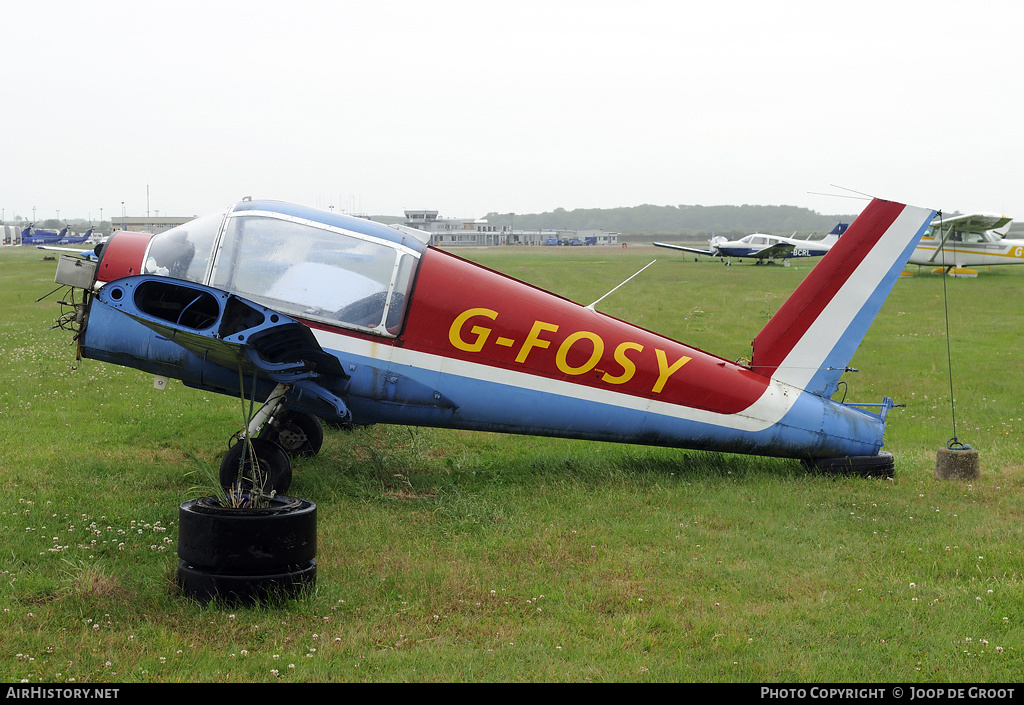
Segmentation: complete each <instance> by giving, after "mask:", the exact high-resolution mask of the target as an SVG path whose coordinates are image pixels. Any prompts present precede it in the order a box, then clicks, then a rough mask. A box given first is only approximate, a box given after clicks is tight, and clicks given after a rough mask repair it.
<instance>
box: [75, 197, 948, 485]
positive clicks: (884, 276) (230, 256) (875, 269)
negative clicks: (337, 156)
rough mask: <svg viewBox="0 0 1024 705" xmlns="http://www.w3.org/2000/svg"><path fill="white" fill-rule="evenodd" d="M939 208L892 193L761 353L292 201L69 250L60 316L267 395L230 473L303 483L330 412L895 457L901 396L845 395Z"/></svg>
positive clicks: (139, 362) (109, 358)
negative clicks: (89, 249) (68, 297)
mask: <svg viewBox="0 0 1024 705" xmlns="http://www.w3.org/2000/svg"><path fill="white" fill-rule="evenodd" d="M933 215H934V211H931V210H926V209H921V208H914V207H909V206H904V205H902V204H899V203H893V202H889V201H882V200H875V201H872V202H871V203H870V205H868V207H867V208H866V209H865V210H864V212H863V213H862V214H861V215H860V217H859V218H858V219H857V220H856V222H855V223H853V224H852V225H851V226H850V228H849V230H848V231H847V233H846V234H845V235H844V236H843V238H842V239H841V240H840V241H839V242H838V243H837V244H836V245H835V246H833V248H832V250H831V251H830V252H828V253H827V254H826V255H825V257H824V258H823V260H822V261H821V263H820V264H819V265H818V266H817V267H815V268H814V269H813V270H812V271H811V273H810V274H809V275H808V276H807V277H806V278H805V279H804V281H803V282H802V283H801V284H800V286H799V287H798V288H797V290H796V291H795V292H794V293H793V294H792V295H791V296H790V297H789V299H788V300H787V301H786V302H785V304H784V305H783V306H782V307H781V308H780V309H779V311H778V313H776V315H775V316H774V317H773V318H772V319H771V320H770V321H769V322H768V323H767V325H766V326H765V327H764V329H763V330H761V332H760V333H758V334H757V336H756V337H755V338H754V341H753V354H752V359H751V362H750V364H749V365H748V364H740V363H735V362H730V361H728V360H725V359H722V358H720V357H717V356H714V355H711V354H709V353H707V352H704V351H702V350H699V349H697V348H694V347H690V346H687V345H684V344H683V343H679V342H676V341H674V340H670V339H669V338H666V337H663V336H660V335H657V334H655V333H652V332H650V331H647V330H644V329H642V328H639V327H636V326H634V325H631V324H629V323H626V322H624V321H620V320H618V319H615V318H612V317H610V316H607V315H605V314H602V313H600V312H598V311H596V310H594V309H593V308H592V307H586V306H581V305H578V304H575V303H572V302H571V301H568V300H566V299H564V298H561V297H559V296H556V295H554V294H551V293H549V292H546V291H543V290H541V289H538V288H536V287H534V286H531V285H529V284H526V283H523V282H520V281H518V280H515V279H512V278H510V277H508V276H505V275H502V274H499V273H498V272H495V271H492V270H490V269H487V268H485V267H482V266H480V265H477V264H474V263H471V262H468V261H466V260H464V259H461V258H459V257H457V256H455V255H453V254H450V253H448V252H445V251H442V250H438V249H435V248H432V247H428V246H427V244H426V243H427V238H428V234H427V233H425V232H420V231H416V230H411V229H408V228H403V227H401V226H386V225H383V224H379V223H374V222H371V221H368V220H363V219H359V218H354V217H349V216H346V215H343V214H338V213H333V212H325V211H320V210H314V209H311V208H306V207H303V206H297V205H292V204H286V203H281V202H275V201H252V200H244V201H242V202H240V203H237V204H235V205H234V206H233V207H231V208H229V209H228V210H226V211H225V212H221V213H216V214H214V215H211V216H206V217H203V218H199V219H197V220H194V221H192V222H189V223H186V224H185V225H182V226H180V227H177V228H174V229H172V230H168V231H166V232H163V233H160V234H158V235H150V234H148V233H137V232H118V233H116V234H115V235H114V236H113V237H112V238H111V239H110V240H109V241H108V243H107V246H106V247H105V248H104V249H103V251H102V253H101V256H100V259H99V261H98V262H90V261H87V260H85V259H79V258H75V257H71V256H64V257H61V258H60V259H61V261H60V263H59V264H58V271H57V277H56V281H57V282H58V283H64V284H68V285H71V286H72V287H79V288H81V289H83V290H85V294H84V297H83V298H82V301H80V302H78V303H76V304H74V309H73V311H72V312H70V313H69V314H68V315H67V316H66V317H64V318H63V320H62V321H60V324H61V326H62V327H64V328H68V329H71V330H74V331H75V333H76V338H77V342H78V349H79V354H80V356H82V357H85V358H91V359H96V360H102V361H105V362H109V363H113V364H117V365H123V366H126V367H134V368H138V369H140V370H144V371H146V372H149V373H152V374H154V375H155V376H156V383H157V386H158V387H160V386H162V385H165V384H166V382H167V379H168V378H174V379H180V380H181V381H182V382H183V383H184V384H185V385H187V386H189V387H195V388H199V389H204V390H209V391H213V392H219V393H223V394H230V395H239V394H246V395H249V398H255V399H256V400H265V402H264V404H263V406H262V407H261V408H260V409H259V411H258V412H257V413H256V414H255V415H254V416H253V418H252V419H251V421H250V423H249V426H248V428H247V429H245V430H243V431H241V432H240V433H238V434H236V438H246V437H247V438H248V439H250V440H249V441H248V442H244V443H243V442H236V443H235V444H234V446H233V447H231V449H230V450H229V451H228V453H227V454H226V455H225V456H224V460H223V462H222V465H221V481H222V483H223V484H225V486H228V485H229V484H231V483H232V482H233V481H234V479H235V478H237V477H238V475H239V473H240V472H241V473H242V475H243V476H246V477H251V476H252V475H253V474H256V473H254V468H255V469H258V470H259V471H260V472H262V473H264V474H265V475H266V476H269V478H270V486H271V487H273V488H274V489H275V490H276V491H278V492H284V491H285V490H287V488H288V485H289V483H290V481H291V462H290V460H289V453H291V454H298V453H313V452H316V451H317V450H319V447H320V443H321V442H322V428H321V425H320V421H319V420H320V419H324V420H328V421H332V422H337V423H342V424H373V423H393V424H408V425H418V426H434V427H447V428H458V429H469V430H484V431H498V432H507V433H520V434H533V435H543V436H557V437H565V438H580V439H590V440H597V441H614V442H623V443H638V444H646V445H660V446H670V447H676V448H687V449H700V450H711V451H721V452H729V453H746V454H754V455H765V456H776V457H784V458H796V459H802V460H804V461H806V462H808V463H809V464H810V465H812V466H814V467H817V468H821V469H834V468H836V467H838V468H843V469H849V468H851V467H852V468H854V469H855V470H856V471H857V472H865V471H866V472H867V473H868V474H872V473H874V474H890V475H891V473H892V468H893V461H892V456H891V454H889V453H886V452H882V451H881V448H882V445H883V431H884V429H885V425H886V415H887V413H888V411H889V410H890V409H891V408H892V407H893V406H894V402H893V400H892V399H889V398H883V399H882V400H881V402H880V403H877V404H862V403H848V402H846V401H845V400H844V401H836V400H833V399H832V398H831V397H832V394H833V393H835V392H836V391H837V389H838V387H839V383H840V377H841V375H842V374H843V373H844V372H845V371H848V365H849V363H850V360H851V358H852V356H853V353H854V351H855V350H856V348H857V346H858V345H859V344H860V341H861V339H862V338H863V336H864V333H865V332H866V331H867V328H868V326H869V325H870V323H871V321H872V320H873V319H874V317H875V315H876V314H877V312H878V310H879V308H880V307H881V305H882V302H883V301H884V299H885V297H886V295H887V294H888V292H889V291H890V290H891V288H892V287H893V285H894V283H895V281H896V280H897V279H898V277H899V274H900V271H901V270H902V268H903V266H904V265H905V264H906V261H907V258H908V257H909V255H910V252H911V251H912V250H913V247H914V245H915V243H916V242H917V240H918V239H919V238H920V236H921V233H923V232H924V230H925V228H926V227H927V225H928V223H929V222H931V219H932V217H933ZM76 291H77V289H75V288H73V289H72V294H73V296H72V301H74V300H75V298H76V295H75V294H74V292H76ZM243 447H245V448H246V449H247V450H245V451H244V452H243ZM282 448H284V449H282ZM248 449H251V452H250V450H248ZM286 451H288V452H286ZM253 458H255V460H253Z"/></svg>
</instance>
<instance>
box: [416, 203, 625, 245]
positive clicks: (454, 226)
mask: <svg viewBox="0 0 1024 705" xmlns="http://www.w3.org/2000/svg"><path fill="white" fill-rule="evenodd" d="M405 226H406V227H408V228H415V229H417V230H424V231H426V232H428V233H430V244H431V245H434V246H439V247H473V246H475V247H490V246H495V245H615V244H618V241H619V234H618V233H610V232H606V231H604V230H586V231H578V230H549V229H538V230H523V229H519V230H516V229H515V228H514V227H513V225H512V223H511V220H510V223H509V224H508V225H492V224H491V223H488V222H487V220H486V219H479V218H478V219H472V218H441V217H439V216H438V212H437V211H435V210H407V211H405Z"/></svg>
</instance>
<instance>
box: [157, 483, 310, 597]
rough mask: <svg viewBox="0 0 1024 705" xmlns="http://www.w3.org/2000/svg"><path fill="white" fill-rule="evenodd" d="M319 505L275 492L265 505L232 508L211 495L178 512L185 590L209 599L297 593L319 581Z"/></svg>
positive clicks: (180, 575) (181, 581)
mask: <svg viewBox="0 0 1024 705" xmlns="http://www.w3.org/2000/svg"><path fill="white" fill-rule="evenodd" d="M315 555H316V505H315V504H313V503H312V502H310V501H309V500H306V499H296V498H293V497H275V498H274V499H272V500H270V506H269V507H267V508H263V509H232V508H226V507H222V506H220V505H219V504H218V503H217V502H216V500H214V499H213V498H210V497H202V498H199V499H192V500H189V501H187V502H184V503H182V505H181V507H180V508H179V511H178V558H179V559H180V560H179V562H178V571H177V580H178V586H179V588H180V590H181V593H182V594H183V595H185V596H187V597H191V598H194V599H197V600H200V601H203V602H207V601H209V600H212V599H216V600H219V601H222V602H225V603H240V602H267V601H271V600H277V599H281V598H289V597H296V596H298V594H299V593H300V592H301V591H303V590H306V589H307V588H310V587H312V586H313V585H314V584H315V582H316V560H315Z"/></svg>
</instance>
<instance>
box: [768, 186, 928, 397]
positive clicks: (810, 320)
mask: <svg viewBox="0 0 1024 705" xmlns="http://www.w3.org/2000/svg"><path fill="white" fill-rule="evenodd" d="M934 215H935V211H933V210H929V209H926V208H915V207H913V206H906V205H903V204H901V203H894V202H891V201H883V200H879V199H874V200H873V201H871V203H870V204H868V206H867V208H865V209H864V211H863V212H862V213H861V214H860V216H859V217H858V218H857V219H856V220H855V221H854V222H853V224H851V225H850V226H849V228H848V229H847V230H846V232H845V233H844V234H843V237H841V238H839V240H838V242H837V243H836V244H835V245H833V246H832V248H831V249H830V250H829V252H828V254H826V255H825V256H824V257H823V258H822V260H821V262H820V263H818V266H816V267H815V268H814V269H812V270H811V273H810V274H808V275H807V278H806V279H805V280H804V281H803V283H802V284H801V285H800V286H799V287H798V288H797V290H796V291H795V292H793V295H792V296H790V297H789V299H788V300H787V301H786V302H785V303H784V304H783V305H782V307H781V308H780V309H779V310H778V312H777V313H776V314H775V316H773V317H772V319H771V320H770V321H768V324H767V325H765V327H764V328H763V329H762V330H761V332H760V333H758V334H757V336H756V337H755V338H754V343H753V346H754V352H753V356H752V360H751V367H752V369H753V370H754V371H755V372H757V373H758V374H761V375H764V376H766V377H772V378H774V379H775V380H777V381H779V382H783V383H786V384H791V385H793V386H795V387H797V388H800V389H805V390H806V391H809V392H812V393H814V394H818V395H820V396H823V397H829V396H831V395H832V394H833V393H834V392H835V391H836V389H837V388H838V385H839V378H840V376H841V375H842V373H843V372H844V371H846V369H847V366H848V365H849V364H850V360H852V359H853V354H854V352H856V350H857V346H858V345H860V343H861V341H862V340H863V339H864V334H865V333H866V332H867V330H868V327H869V326H870V325H871V322H872V321H873V320H874V319H875V316H876V315H877V314H878V311H879V310H880V309H881V307H882V304H883V303H884V301H885V298H886V296H888V294H889V292H890V291H891V290H892V287H893V286H894V285H895V283H896V280H897V279H898V278H899V274H900V272H901V271H902V269H903V267H904V265H905V264H906V262H907V260H908V259H909V258H910V254H911V252H913V250H914V246H915V245H916V244H917V241H918V240H919V239H920V237H921V235H922V234H923V232H924V230H925V228H927V227H928V224H929V223H930V222H931V220H932V218H933V217H934Z"/></svg>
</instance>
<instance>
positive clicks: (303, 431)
mask: <svg viewBox="0 0 1024 705" xmlns="http://www.w3.org/2000/svg"><path fill="white" fill-rule="evenodd" d="M257 438H263V439H265V440H268V441H273V442H274V443H276V444H278V445H279V446H281V447H282V448H284V450H285V452H286V453H288V455H290V456H291V457H293V458H296V457H300V456H311V455H316V454H317V453H319V452H320V448H321V447H323V444H324V427H323V424H321V423H320V419H318V418H317V417H316V416H311V415H310V414H304V413H302V412H301V411H282V412H281V413H280V414H278V415H277V416H276V417H275V418H274V420H273V422H271V423H269V424H267V425H266V426H264V427H263V428H262V429H261V430H260V432H259V435H258V436H257Z"/></svg>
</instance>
